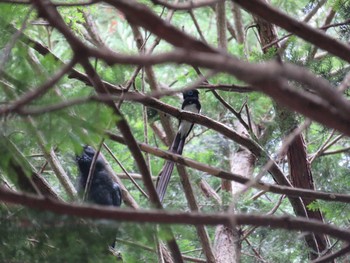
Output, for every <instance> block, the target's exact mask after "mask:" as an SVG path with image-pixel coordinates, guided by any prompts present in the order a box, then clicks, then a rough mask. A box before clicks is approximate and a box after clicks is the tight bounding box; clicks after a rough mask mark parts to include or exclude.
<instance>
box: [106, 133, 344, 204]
mask: <svg viewBox="0 0 350 263" xmlns="http://www.w3.org/2000/svg"><path fill="white" fill-rule="evenodd" d="M106 134H107V136H108V137H109V138H110V139H111V140H113V141H116V142H119V143H123V144H125V142H124V139H123V138H122V137H121V136H118V135H115V134H113V133H110V132H107V133H106ZM138 145H139V147H140V149H141V150H142V151H145V152H148V153H151V154H153V155H155V156H158V157H161V158H164V159H166V160H170V161H173V162H176V163H179V164H182V165H185V166H188V167H191V168H193V169H196V170H199V171H202V172H205V173H208V174H211V175H213V176H215V177H218V178H221V179H226V180H231V181H235V182H238V183H240V184H246V183H248V182H249V181H250V180H249V179H248V178H245V177H242V176H240V175H237V174H233V173H230V172H227V171H224V170H222V169H218V168H214V167H212V166H209V165H206V164H203V163H199V162H196V161H194V160H192V159H189V158H185V157H183V156H181V155H177V154H174V153H171V152H169V151H163V150H160V149H158V148H155V147H152V146H149V145H145V144H143V143H138ZM252 187H254V188H256V189H260V190H264V191H267V192H272V193H276V194H284V195H287V196H293V197H304V198H314V199H320V200H324V201H334V202H344V203H350V195H346V194H337V193H327V192H320V191H313V190H308V189H303V188H294V187H287V186H278V185H273V184H268V183H262V182H259V183H258V184H255V185H253V186H252Z"/></svg>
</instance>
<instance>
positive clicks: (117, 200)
mask: <svg viewBox="0 0 350 263" xmlns="http://www.w3.org/2000/svg"><path fill="white" fill-rule="evenodd" d="M95 153H96V151H95V150H94V148H92V147H91V146H84V148H83V153H82V154H81V155H78V156H76V158H75V159H76V163H77V165H78V168H79V192H84V189H85V187H86V183H87V179H88V175H89V170H90V167H91V164H92V159H93V158H94V155H95ZM87 200H88V201H90V202H92V203H95V204H99V205H107V206H118V207H119V206H120V205H121V203H122V194H121V190H120V187H119V185H118V184H117V183H116V182H114V181H113V180H112V178H111V177H110V175H109V173H108V171H107V169H106V164H105V162H104V160H103V159H102V157H101V156H98V157H97V160H96V164H95V169H94V172H93V174H92V181H91V186H90V190H89V192H88V194H87Z"/></svg>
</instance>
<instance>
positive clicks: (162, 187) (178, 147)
mask: <svg viewBox="0 0 350 263" xmlns="http://www.w3.org/2000/svg"><path fill="white" fill-rule="evenodd" d="M184 145H185V139H184V138H181V135H180V134H179V133H178V134H176V137H175V139H174V141H173V143H172V145H171V147H170V151H171V152H174V153H177V154H181V153H182V150H183V147H184ZM174 165H175V163H174V162H172V161H166V163H165V165H164V167H163V169H162V171H161V172H160V175H159V177H158V178H159V179H158V181H157V193H158V196H159V199H160V201H161V202H162V201H163V199H164V196H165V192H166V189H167V187H168V184H169V181H170V177H171V174H172V172H173V170H174Z"/></svg>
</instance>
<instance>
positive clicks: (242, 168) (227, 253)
mask: <svg viewBox="0 0 350 263" xmlns="http://www.w3.org/2000/svg"><path fill="white" fill-rule="evenodd" d="M234 126H235V129H236V131H237V133H239V134H240V135H243V136H244V135H247V132H246V130H245V128H244V127H243V126H242V125H241V124H240V123H239V122H238V121H235V123H234ZM226 150H227V152H226V153H224V154H225V155H229V156H230V170H231V172H232V173H235V174H239V175H241V176H244V177H247V178H250V177H251V175H252V173H253V168H254V163H255V157H254V155H253V154H252V153H251V152H250V151H249V150H248V149H245V148H243V147H241V146H239V148H238V149H237V151H236V152H234V153H233V154H230V153H229V151H228V149H226ZM243 187H244V186H243V185H241V184H239V183H236V182H232V181H226V180H222V184H221V188H222V191H226V192H231V193H232V196H233V198H235V196H236V194H237V193H239V192H240V191H241V190H242V188H243ZM214 250H215V255H216V260H217V262H218V263H237V262H240V256H241V244H240V234H239V229H237V228H236V227H235V228H229V227H226V226H222V225H221V226H218V227H217V228H216V232H215V241H214Z"/></svg>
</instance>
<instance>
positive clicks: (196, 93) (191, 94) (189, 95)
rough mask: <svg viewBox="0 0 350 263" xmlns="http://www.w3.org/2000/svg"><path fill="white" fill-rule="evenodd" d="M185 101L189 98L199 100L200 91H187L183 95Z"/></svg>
mask: <svg viewBox="0 0 350 263" xmlns="http://www.w3.org/2000/svg"><path fill="white" fill-rule="evenodd" d="M182 95H183V98H184V100H185V99H187V98H198V96H199V91H198V90H196V89H191V90H187V91H185V92H184V93H182Z"/></svg>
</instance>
